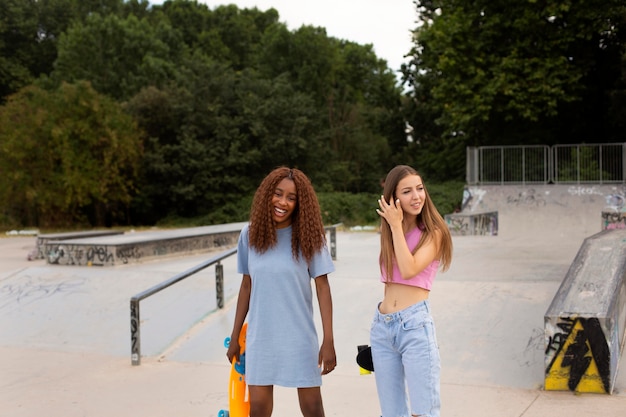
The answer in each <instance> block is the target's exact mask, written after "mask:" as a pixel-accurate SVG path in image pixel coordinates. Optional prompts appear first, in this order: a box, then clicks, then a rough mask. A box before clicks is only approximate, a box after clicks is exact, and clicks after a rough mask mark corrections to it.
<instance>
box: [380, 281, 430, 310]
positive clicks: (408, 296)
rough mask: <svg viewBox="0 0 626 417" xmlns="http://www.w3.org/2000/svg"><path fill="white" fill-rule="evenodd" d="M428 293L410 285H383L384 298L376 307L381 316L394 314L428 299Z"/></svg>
mask: <svg viewBox="0 0 626 417" xmlns="http://www.w3.org/2000/svg"><path fill="white" fill-rule="evenodd" d="M429 294H430V291H428V290H425V289H424V288H420V287H413V286H410V285H403V284H395V283H387V284H385V297H384V298H383V301H382V302H381V303H380V306H378V310H379V311H380V312H381V313H382V314H390V313H395V312H396V311H400V310H404V309H405V308H407V307H410V306H412V305H413V304H417V303H419V302H420V301H424V300H427V299H428V295H429Z"/></svg>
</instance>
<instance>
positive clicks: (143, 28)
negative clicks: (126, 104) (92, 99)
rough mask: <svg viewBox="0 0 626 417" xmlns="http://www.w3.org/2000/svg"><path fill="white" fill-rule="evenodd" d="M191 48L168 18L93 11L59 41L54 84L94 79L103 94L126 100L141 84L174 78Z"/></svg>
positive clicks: (151, 83)
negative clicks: (186, 44)
mask: <svg viewBox="0 0 626 417" xmlns="http://www.w3.org/2000/svg"><path fill="white" fill-rule="evenodd" d="M185 51H186V48H185V47H184V45H183V43H182V42H181V41H180V36H179V35H178V33H177V32H176V31H174V30H173V29H172V28H171V26H169V24H168V23H167V21H166V20H164V19H161V20H159V21H158V23H156V24H155V22H150V21H149V20H148V19H141V20H140V19H138V18H136V17H135V16H134V15H129V16H128V17H126V18H121V17H119V16H117V15H114V14H110V15H106V16H101V15H99V14H97V13H96V14H93V15H90V16H89V17H88V18H87V19H86V20H85V22H84V23H83V22H77V23H75V24H74V25H72V26H71V27H70V28H69V29H68V31H67V32H66V33H64V34H63V35H62V36H61V39H60V40H59V52H58V58H57V60H56V62H55V69H54V71H53V73H52V77H51V78H52V80H53V81H55V82H61V81H65V82H70V83H72V82H76V81H79V80H86V81H89V82H90V83H91V84H92V86H93V88H95V89H96V90H97V91H98V92H99V93H102V94H107V95H109V96H111V97H113V98H115V99H116V100H126V99H129V98H130V97H132V96H133V95H135V94H136V93H137V92H139V90H141V88H143V87H145V86H149V85H156V86H162V85H164V84H166V83H168V82H169V81H170V80H172V79H175V78H176V76H177V74H178V70H177V68H176V65H177V63H179V62H180V60H181V59H182V56H184V54H185Z"/></svg>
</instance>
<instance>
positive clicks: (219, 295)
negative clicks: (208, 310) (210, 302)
mask: <svg viewBox="0 0 626 417" xmlns="http://www.w3.org/2000/svg"><path fill="white" fill-rule="evenodd" d="M215 297H216V300H217V308H224V265H222V264H221V263H220V262H218V263H217V264H216V265H215Z"/></svg>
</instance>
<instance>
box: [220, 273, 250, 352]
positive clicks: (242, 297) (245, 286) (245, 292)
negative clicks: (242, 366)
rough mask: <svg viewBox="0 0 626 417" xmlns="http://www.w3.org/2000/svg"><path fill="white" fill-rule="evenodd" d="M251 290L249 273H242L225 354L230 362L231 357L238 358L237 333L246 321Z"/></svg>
mask: <svg viewBox="0 0 626 417" xmlns="http://www.w3.org/2000/svg"><path fill="white" fill-rule="evenodd" d="M251 290H252V278H250V275H248V274H244V275H243V278H242V280H241V286H240V287H239V296H238V297H237V310H236V311H235V323H234V324H233V332H232V333H231V335H230V345H229V346H228V351H226V356H228V360H229V361H230V362H232V361H233V358H235V359H236V360H239V333H241V328H242V327H243V323H244V322H245V321H246V316H247V315H248V309H249V308H250V292H251Z"/></svg>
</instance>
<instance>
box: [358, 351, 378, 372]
mask: <svg viewBox="0 0 626 417" xmlns="http://www.w3.org/2000/svg"><path fill="white" fill-rule="evenodd" d="M358 350H359V353H357V355H356V363H357V364H358V365H359V366H360V367H361V368H363V369H365V370H366V371H369V372H374V362H373V361H372V347H371V346H368V345H361V346H358Z"/></svg>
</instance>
